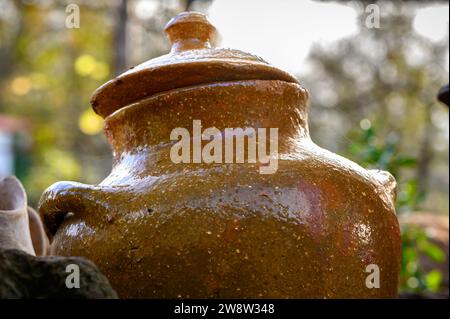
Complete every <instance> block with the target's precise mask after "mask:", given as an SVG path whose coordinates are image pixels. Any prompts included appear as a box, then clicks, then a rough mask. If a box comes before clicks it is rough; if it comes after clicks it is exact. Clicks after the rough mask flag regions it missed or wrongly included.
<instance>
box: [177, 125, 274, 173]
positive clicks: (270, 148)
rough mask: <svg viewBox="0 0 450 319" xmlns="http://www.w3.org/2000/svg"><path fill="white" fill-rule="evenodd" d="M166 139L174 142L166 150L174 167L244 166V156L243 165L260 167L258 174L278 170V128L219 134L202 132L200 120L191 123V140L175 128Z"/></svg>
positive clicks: (212, 130)
mask: <svg viewBox="0 0 450 319" xmlns="http://www.w3.org/2000/svg"><path fill="white" fill-rule="evenodd" d="M267 130H268V131H269V136H267ZM170 140H172V141H177V142H176V143H175V144H174V145H172V148H171V150H170V159H171V160H172V162H173V163H175V164H178V163H206V164H211V163H245V160H246V157H247V163H253V164H260V165H258V166H259V173H260V174H274V173H275V172H276V171H277V170H278V128H269V129H267V128H252V127H246V128H225V130H223V131H220V130H219V129H217V128H216V127H208V128H206V129H205V130H203V132H202V124H201V121H200V120H193V123H192V137H191V133H190V132H189V130H188V129H186V128H182V127H177V128H174V129H173V130H172V132H171V133H170ZM204 141H207V143H206V144H205V145H203V144H204V143H203V142H204ZM191 155H192V156H191ZM246 155H247V156H246Z"/></svg>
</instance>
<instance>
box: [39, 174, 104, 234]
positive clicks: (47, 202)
mask: <svg viewBox="0 0 450 319" xmlns="http://www.w3.org/2000/svg"><path fill="white" fill-rule="evenodd" d="M109 191H111V188H110V187H106V186H93V185H86V184H82V183H76V182H57V183H55V184H53V185H51V186H50V187H49V188H47V189H46V190H45V191H44V193H43V194H42V196H41V199H40V201H39V214H40V216H41V218H42V221H43V223H44V226H45V229H46V232H47V235H48V237H49V239H50V240H51V239H52V238H53V236H54V235H55V234H56V231H57V230H58V228H59V226H60V225H61V223H62V222H63V221H64V218H65V216H66V215H67V214H68V213H73V214H82V213H85V212H87V211H92V208H95V211H96V212H98V211H100V212H102V211H106V208H107V206H108V205H107V204H106V203H104V202H102V201H101V200H100V199H101V198H104V193H105V192H109ZM100 193H101V194H103V196H99V195H100Z"/></svg>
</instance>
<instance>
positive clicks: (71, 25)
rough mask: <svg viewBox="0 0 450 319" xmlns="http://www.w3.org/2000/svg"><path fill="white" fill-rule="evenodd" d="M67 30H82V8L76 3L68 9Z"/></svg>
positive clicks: (68, 6)
mask: <svg viewBox="0 0 450 319" xmlns="http://www.w3.org/2000/svg"><path fill="white" fill-rule="evenodd" d="M66 14H67V17H66V21H65V24H66V28H68V29H79V28H80V7H79V6H78V5H76V4H74V3H71V4H69V5H67V7H66Z"/></svg>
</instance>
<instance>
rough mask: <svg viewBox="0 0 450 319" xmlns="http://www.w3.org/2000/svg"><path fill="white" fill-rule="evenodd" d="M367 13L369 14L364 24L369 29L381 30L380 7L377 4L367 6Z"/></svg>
mask: <svg viewBox="0 0 450 319" xmlns="http://www.w3.org/2000/svg"><path fill="white" fill-rule="evenodd" d="M365 12H366V13H367V16H366V20H365V21H364V24H365V25H366V27H367V28H369V29H379V28H380V7H379V6H378V5H376V4H369V5H367V6H366V10H365Z"/></svg>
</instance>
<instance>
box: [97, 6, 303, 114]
mask: <svg viewBox="0 0 450 319" xmlns="http://www.w3.org/2000/svg"><path fill="white" fill-rule="evenodd" d="M165 32H166V34H167V36H168V38H169V39H170V41H171V43H172V49H171V51H170V53H168V54H166V55H163V56H160V57H158V58H155V59H151V60H148V61H146V62H144V63H142V64H139V65H138V66H136V67H134V68H131V69H130V70H128V71H126V72H125V73H122V74H121V75H119V76H117V77H116V78H114V79H112V80H110V81H108V82H106V83H105V84H103V85H102V86H101V87H99V88H98V89H97V90H96V91H95V92H94V94H93V95H92V98H91V104H92V107H93V109H94V111H95V112H96V113H97V114H99V115H101V116H102V117H107V116H108V115H110V114H111V113H113V112H115V111H116V110H118V109H120V108H122V107H124V106H127V105H129V104H131V103H135V102H137V101H139V100H142V99H145V98H148V97H150V96H152V95H154V94H157V93H161V92H164V91H169V90H173V89H177V88H182V87H188V86H194V85H200V84H207V83H213V82H224V81H239V80H281V81H287V82H294V83H298V81H297V79H296V78H295V77H294V76H293V75H291V74H289V73H288V72H285V71H283V70H280V69H278V68H276V67H274V66H272V65H270V64H269V63H267V62H266V61H264V60H263V59H261V58H260V57H258V56H256V55H253V54H250V53H246V52H242V51H239V50H232V49H224V48H215V47H213V46H212V42H213V40H214V38H215V36H216V29H215V27H214V26H213V25H212V24H211V23H210V22H209V21H208V19H207V18H206V17H205V16H204V15H203V14H201V13H198V12H183V13H180V14H178V15H177V16H175V17H174V18H172V20H170V21H169V23H168V24H167V25H166V27H165Z"/></svg>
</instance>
